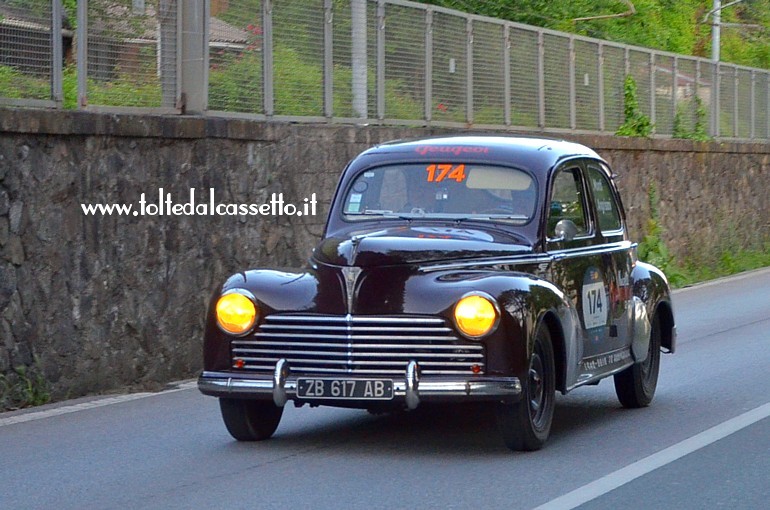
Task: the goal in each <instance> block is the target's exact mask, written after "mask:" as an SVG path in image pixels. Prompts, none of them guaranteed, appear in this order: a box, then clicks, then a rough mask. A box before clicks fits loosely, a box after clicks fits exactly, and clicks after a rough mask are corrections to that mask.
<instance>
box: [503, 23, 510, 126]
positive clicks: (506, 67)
mask: <svg viewBox="0 0 770 510" xmlns="http://www.w3.org/2000/svg"><path fill="white" fill-rule="evenodd" d="M503 87H505V89H504V90H503V97H504V101H505V104H504V106H503V109H504V112H503V122H505V125H506V126H510V125H511V27H510V25H508V24H507V23H506V24H505V25H504V26H503Z"/></svg>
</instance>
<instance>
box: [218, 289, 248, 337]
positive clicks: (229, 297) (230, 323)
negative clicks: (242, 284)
mask: <svg viewBox="0 0 770 510" xmlns="http://www.w3.org/2000/svg"><path fill="white" fill-rule="evenodd" d="M256 320H257V307H256V306H255V305H254V302H252V301H251V299H249V298H247V297H246V296H244V295H243V294H238V293H237V292H233V293H231V294H225V295H224V296H222V297H221V298H219V301H217V323H218V324H219V327H220V328H222V329H223V330H224V331H225V332H227V333H230V334H231V335H242V334H244V333H246V332H247V331H248V330H250V329H251V327H252V326H254V322H256Z"/></svg>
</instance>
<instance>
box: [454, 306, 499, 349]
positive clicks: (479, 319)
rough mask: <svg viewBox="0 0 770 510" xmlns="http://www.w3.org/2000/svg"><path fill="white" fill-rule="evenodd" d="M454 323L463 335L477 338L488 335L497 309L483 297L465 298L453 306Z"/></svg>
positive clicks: (494, 321) (495, 317)
mask: <svg viewBox="0 0 770 510" xmlns="http://www.w3.org/2000/svg"><path fill="white" fill-rule="evenodd" d="M455 322H456V323H457V327H458V328H459V329H460V331H462V332H463V333H464V334H466V335H467V336H469V337H474V338H478V337H480V336H483V335H486V334H487V333H489V332H490V331H491V330H492V328H493V327H494V326H495V323H496V322H497V309H496V308H495V305H494V304H493V303H492V302H491V301H490V300H489V299H487V298H486V297H484V296H479V295H471V296H466V297H464V298H462V299H461V300H460V301H458V302H457V305H456V306H455Z"/></svg>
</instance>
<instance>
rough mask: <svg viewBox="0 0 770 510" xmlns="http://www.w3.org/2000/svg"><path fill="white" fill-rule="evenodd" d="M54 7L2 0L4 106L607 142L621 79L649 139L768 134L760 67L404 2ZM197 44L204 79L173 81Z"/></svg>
mask: <svg viewBox="0 0 770 510" xmlns="http://www.w3.org/2000/svg"><path fill="white" fill-rule="evenodd" d="M61 4H62V1H61V0H53V1H51V0H32V1H20V0H0V51H2V55H1V58H2V61H0V103H4V104H21V105H32V106H54V107H57V106H62V105H63V106H64V107H77V108H99V107H101V108H115V107H142V108H146V107H151V108H154V109H155V110H156V111H157V110H159V109H160V110H164V109H165V110H170V111H175V112H181V111H183V110H184V107H185V98H186V97H187V98H189V97H192V96H193V95H195V94H194V93H195V92H197V93H198V95H199V96H201V97H203V98H204V101H203V103H202V106H201V107H200V108H199V110H201V111H208V112H209V113H210V114H216V115H249V116H253V117H255V118H270V119H290V120H297V121H313V122H318V121H333V122H351V121H355V122H366V123H395V124H413V125H414V124H416V125H437V126H475V127H510V128H516V129H537V130H543V131H554V132H562V131H572V132H594V133H595V132H598V133H614V132H615V131H616V130H617V129H618V128H619V127H620V126H621V125H622V124H623V122H624V118H625V113H624V105H625V104H626V95H627V94H628V91H627V90H626V89H625V87H624V79H625V77H626V76H631V77H633V78H634V81H635V82H636V90H637V92H636V100H637V103H638V105H639V109H640V110H641V112H642V113H643V114H645V115H647V116H648V117H649V118H650V120H651V122H652V124H653V126H654V132H655V134H656V135H660V136H674V137H691V136H694V135H699V136H705V135H709V134H710V135H712V136H716V137H719V138H727V139H763V140H765V139H770V72H768V71H767V70H760V69H751V68H748V67H743V66H736V65H732V64H726V63H720V64H718V65H715V64H714V63H712V62H711V61H708V60H705V59H701V58H695V57H687V56H682V55H675V54H671V53H666V52H659V51H652V50H648V49H644V48H639V47H631V46H626V45H621V44H617V43H612V42H608V41H600V40H596V39H591V38H586V37H582V36H577V35H572V34H566V33H560V32H555V31H552V30H547V29H539V28H536V27H531V26H527V25H522V24H518V23H512V22H506V21H502V20H497V19H491V18H485V17H480V16H475V15H469V14H465V13H462V12H459V11H454V10H450V9H445V8H440V7H435V6H429V5H425V4H420V3H416V2H409V1H405V0H186V1H184V2H182V1H180V0H79V1H78V2H77V12H69V11H68V10H67V9H66V8H62V5H61ZM66 4H67V5H72V4H73V2H66ZM195 9H198V10H199V11H195ZM193 11H195V13H197V12H202V13H204V14H205V15H204V16H198V15H197V14H195V13H194V15H193V16H192V17H190V13H191V12H193ZM183 16H186V17H184V20H190V19H192V20H193V21H192V22H193V23H200V24H201V25H203V26H201V27H200V30H199V31H198V32H195V31H190V30H183V29H182V27H183ZM199 18H200V19H199ZM195 37H197V38H198V39H197V40H193V39H192V38H195ZM200 39H205V40H200ZM196 44H197V45H199V46H200V47H205V51H201V53H200V54H201V55H202V57H201V58H200V60H202V61H203V66H202V67H200V68H199V69H200V72H198V74H199V75H201V74H202V75H205V76H204V79H190V78H189V77H188V78H184V76H185V73H183V72H182V66H183V63H184V62H188V61H191V60H194V59H192V58H190V57H188V56H186V55H187V54H186V53H185V52H187V51H190V48H191V47H194V46H195V45H196ZM193 54H195V53H194V52H193ZM188 74H189V73H188ZM62 82H63V92H62ZM193 82H194V83H193ZM196 87H197V89H196ZM73 91H74V92H76V96H75V97H76V100H73V99H71V98H72V95H73ZM191 92H193V93H191Z"/></svg>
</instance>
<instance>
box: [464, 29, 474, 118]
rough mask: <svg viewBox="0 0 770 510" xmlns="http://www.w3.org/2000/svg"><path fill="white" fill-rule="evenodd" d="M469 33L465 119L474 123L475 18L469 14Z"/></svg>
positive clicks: (467, 30)
mask: <svg viewBox="0 0 770 510" xmlns="http://www.w3.org/2000/svg"><path fill="white" fill-rule="evenodd" d="M465 27H466V28H465V30H466V34H467V38H466V40H467V44H466V49H465V51H466V57H465V60H466V62H467V66H466V72H465V121H466V122H467V123H468V124H473V20H472V19H471V17H470V16H468V19H467V21H466V22H465Z"/></svg>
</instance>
